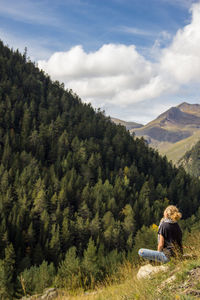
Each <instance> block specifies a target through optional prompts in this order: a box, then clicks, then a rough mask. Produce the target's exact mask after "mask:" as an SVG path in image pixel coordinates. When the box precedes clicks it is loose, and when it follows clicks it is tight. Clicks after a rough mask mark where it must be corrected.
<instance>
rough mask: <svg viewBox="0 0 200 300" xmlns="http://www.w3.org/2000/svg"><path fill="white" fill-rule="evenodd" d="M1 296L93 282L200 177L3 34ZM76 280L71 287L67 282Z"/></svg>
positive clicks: (189, 210)
mask: <svg viewBox="0 0 200 300" xmlns="http://www.w3.org/2000/svg"><path fill="white" fill-rule="evenodd" d="M0 68H1V73H0V180H1V186H0V298H1V299H14V298H20V297H21V296H22V295H24V294H26V293H27V294H33V293H37V292H40V291H41V290H43V289H44V288H45V287H46V286H51V285H52V284H55V285H56V286H57V287H60V288H62V287H63V286H64V287H65V288H72V287H73V288H76V289H78V288H79V287H84V288H91V287H94V286H95V285H96V284H97V282H98V283H99V282H101V281H103V280H104V279H105V278H106V276H110V275H111V274H112V273H114V272H115V270H116V269H117V266H118V265H119V264H121V263H122V262H123V261H124V260H125V259H126V258H128V257H133V258H134V259H137V258H136V257H137V255H136V254H135V253H136V249H137V246H138V245H137V244H138V241H139V240H140V235H142V234H143V231H144V228H143V227H142V226H149V225H151V224H152V220H153V222H155V223H157V224H158V222H159V220H160V218H161V215H162V212H163V210H164V208H165V207H166V206H167V205H168V204H169V203H171V204H176V205H178V207H179V208H180V209H181V211H182V213H183V217H184V218H187V217H189V216H191V215H192V214H193V213H194V212H196V211H197V210H198V207H199V199H200V182H199V180H198V179H194V178H191V177H190V176H189V175H187V174H186V173H185V171H184V170H183V169H181V168H180V169H177V168H175V167H173V166H172V165H171V164H170V163H168V161H167V159H166V158H162V157H160V156H159V155H158V153H157V152H156V151H154V150H152V149H149V148H148V146H147V145H146V143H145V141H144V140H143V139H137V138H133V137H132V136H131V135H130V134H129V132H127V131H126V129H125V128H124V127H123V126H120V125H118V126H117V125H115V124H114V123H113V122H111V120H110V118H107V117H105V116H104V114H103V113H102V112H101V111H100V110H97V111H95V110H94V109H93V108H92V107H91V105H88V104H83V103H82V102H81V99H80V98H79V97H78V96H77V95H76V94H75V93H73V91H71V90H65V89H64V86H63V84H61V83H59V82H52V80H51V79H50V77H49V76H48V75H46V74H44V72H42V71H40V70H39V69H38V68H37V67H36V66H35V65H34V64H33V63H32V62H30V61H29V60H28V59H27V57H26V52H25V53H24V54H23V55H21V54H20V53H19V52H18V51H13V50H11V49H9V48H8V47H6V46H4V45H3V43H2V42H0ZM72 285H73V286H72Z"/></svg>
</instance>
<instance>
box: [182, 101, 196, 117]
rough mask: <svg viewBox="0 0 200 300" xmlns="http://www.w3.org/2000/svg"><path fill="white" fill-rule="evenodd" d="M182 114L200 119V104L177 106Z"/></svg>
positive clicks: (184, 103) (185, 103)
mask: <svg viewBox="0 0 200 300" xmlns="http://www.w3.org/2000/svg"><path fill="white" fill-rule="evenodd" d="M177 108H179V109H180V110H181V111H182V112H184V113H187V114H193V115H196V116H198V117H200V104H190V103H187V102H183V103H181V104H179V105H178V106H177Z"/></svg>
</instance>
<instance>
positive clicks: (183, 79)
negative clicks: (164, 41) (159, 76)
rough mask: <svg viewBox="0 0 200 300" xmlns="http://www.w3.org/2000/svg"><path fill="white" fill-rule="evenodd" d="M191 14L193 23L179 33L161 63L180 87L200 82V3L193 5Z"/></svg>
mask: <svg viewBox="0 0 200 300" xmlns="http://www.w3.org/2000/svg"><path fill="white" fill-rule="evenodd" d="M191 12H192V21H191V23H190V24H189V25H187V26H185V27H184V28H183V29H180V30H179V31H178V32H177V34H176V36H175V37H174V39H173V42H172V44H171V45H170V47H169V48H168V49H165V50H164V51H163V54H162V58H161V63H160V64H161V70H162V71H163V72H165V73H168V74H169V75H170V76H172V78H173V79H174V80H176V82H177V83H178V84H180V85H181V84H187V83H190V82H191V81H196V82H199V81H200V3H196V4H193V6H192V9H191Z"/></svg>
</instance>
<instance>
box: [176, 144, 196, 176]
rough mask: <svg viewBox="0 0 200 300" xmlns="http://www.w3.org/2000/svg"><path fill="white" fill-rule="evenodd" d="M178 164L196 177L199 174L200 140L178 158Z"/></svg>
mask: <svg viewBox="0 0 200 300" xmlns="http://www.w3.org/2000/svg"><path fill="white" fill-rule="evenodd" d="M178 163H179V165H182V166H183V167H184V168H185V170H186V171H187V172H188V173H189V174H191V175H193V176H196V177H199V176H200V141H198V142H197V143H196V144H195V145H194V146H193V147H192V149H191V150H189V151H187V152H186V153H185V155H184V156H183V157H182V158H181V159H180V160H179V162H178Z"/></svg>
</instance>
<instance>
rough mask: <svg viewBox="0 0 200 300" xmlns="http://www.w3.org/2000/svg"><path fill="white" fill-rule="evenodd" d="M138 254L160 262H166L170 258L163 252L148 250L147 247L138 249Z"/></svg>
mask: <svg viewBox="0 0 200 300" xmlns="http://www.w3.org/2000/svg"><path fill="white" fill-rule="evenodd" d="M138 254H139V256H141V257H142V258H144V259H148V260H153V261H158V262H162V263H167V262H168V261H170V259H169V258H168V257H167V256H166V255H165V254H164V252H160V251H155V250H149V249H140V250H139V251H138Z"/></svg>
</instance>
